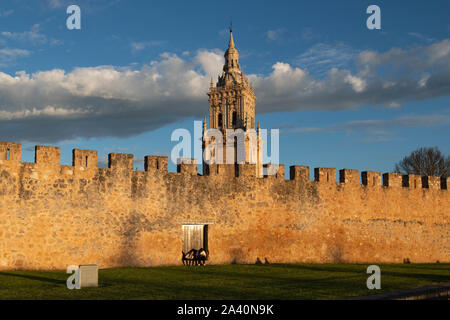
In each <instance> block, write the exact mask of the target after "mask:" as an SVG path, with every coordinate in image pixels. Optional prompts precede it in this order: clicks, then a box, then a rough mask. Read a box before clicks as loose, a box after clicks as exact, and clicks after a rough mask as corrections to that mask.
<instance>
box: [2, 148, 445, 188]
mask: <svg viewBox="0 0 450 320" xmlns="http://www.w3.org/2000/svg"><path fill="white" fill-rule="evenodd" d="M21 154H22V145H21V144H20V143H15V142H0V167H1V166H2V165H6V166H8V165H14V166H17V165H22V166H24V167H25V168H26V169H27V170H28V171H29V172H30V174H31V173H32V172H34V171H36V170H46V171H53V172H55V173H57V172H59V173H60V174H62V175H64V176H65V175H74V174H76V175H78V176H80V177H82V176H83V174H86V175H87V176H92V174H93V172H95V171H98V170H99V168H98V152H97V151H95V150H81V149H73V151H72V166H67V165H61V164H60V162H61V150H60V148H59V147H53V146H36V147H35V162H34V163H22V162H21ZM133 161H134V156H133V155H132V154H124V153H110V154H109V155H108V170H112V171H118V172H121V171H133ZM204 166H205V167H206V168H205V170H204V172H203V176H204V177H205V178H207V177H209V176H211V177H217V176H222V177H225V178H240V177H241V178H253V179H261V178H257V177H256V174H255V172H256V167H255V165H254V164H238V165H230V164H211V165H204ZM3 170H6V171H8V169H7V168H3ZM264 170H265V171H264V172H266V174H265V175H264V176H263V179H269V180H274V179H275V180H278V181H284V180H285V167H284V165H282V164H280V165H278V166H275V165H273V164H265V165H264ZM271 170H274V172H275V174H272V175H269V174H267V172H271ZM144 171H145V172H160V173H161V174H167V173H168V157H167V156H158V155H148V156H145V157H144ZM177 173H179V174H181V175H190V176H197V175H199V174H198V164H197V160H196V159H190V158H179V159H178V161H177ZM360 179H361V180H360ZM289 180H292V181H296V182H303V183H307V182H311V183H318V184H319V185H333V184H335V185H338V184H344V185H353V186H356V185H361V186H363V187H366V188H371V187H381V186H383V187H388V188H405V189H410V190H415V189H430V190H447V187H448V185H450V183H449V178H447V177H427V176H423V177H422V176H419V175H401V174H399V173H384V174H381V173H380V172H375V171H363V172H361V174H359V171H358V170H354V169H341V170H339V179H338V182H337V181H336V169H335V168H314V181H310V168H309V167H307V166H300V165H293V166H290V167H289ZM360 181H361V182H360Z"/></svg>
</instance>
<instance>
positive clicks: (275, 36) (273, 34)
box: [266, 28, 286, 41]
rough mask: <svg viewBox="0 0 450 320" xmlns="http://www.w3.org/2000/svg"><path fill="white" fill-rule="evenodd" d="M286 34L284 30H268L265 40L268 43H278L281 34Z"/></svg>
mask: <svg viewBox="0 0 450 320" xmlns="http://www.w3.org/2000/svg"><path fill="white" fill-rule="evenodd" d="M285 32H286V30H285V29H283V28H280V29H275V30H269V31H267V33H266V37H267V40H269V41H279V40H280V39H281V37H282V36H283V34H284V33H285Z"/></svg>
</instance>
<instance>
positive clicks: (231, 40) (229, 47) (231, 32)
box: [228, 25, 234, 49]
mask: <svg viewBox="0 0 450 320" xmlns="http://www.w3.org/2000/svg"><path fill="white" fill-rule="evenodd" d="M231 48H234V39H233V26H232V25H230V43H229V44H228V49H231Z"/></svg>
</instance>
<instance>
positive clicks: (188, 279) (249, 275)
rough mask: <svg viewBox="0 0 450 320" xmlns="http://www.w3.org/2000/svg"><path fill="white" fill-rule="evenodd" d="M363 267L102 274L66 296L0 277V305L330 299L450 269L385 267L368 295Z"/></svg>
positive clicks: (30, 274)
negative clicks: (25, 301)
mask: <svg viewBox="0 0 450 320" xmlns="http://www.w3.org/2000/svg"><path fill="white" fill-rule="evenodd" d="M367 266H368V265H363V264H270V265H223V266H205V267H202V266H196V267H193V266H191V267H184V266H180V267H154V268H124V269H104V270H100V271H99V285H100V287H99V288H84V289H81V290H76V289H74V290H69V289H67V287H66V280H67V277H68V276H69V275H68V274H66V273H65V272H64V271H0V299H283V300H284V299H333V298H342V297H349V296H360V295H368V294H374V293H384V292H389V291H393V290H398V289H405V288H414V287H419V286H424V285H429V284H436V283H444V282H450V264H400V265H399V264H395V265H394V264H386V265H379V266H380V268H381V287H382V289H381V290H368V289H367V288H366V280H367V277H368V276H369V275H368V274H367V273H366V269H367Z"/></svg>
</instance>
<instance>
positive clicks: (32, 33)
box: [0, 24, 48, 44]
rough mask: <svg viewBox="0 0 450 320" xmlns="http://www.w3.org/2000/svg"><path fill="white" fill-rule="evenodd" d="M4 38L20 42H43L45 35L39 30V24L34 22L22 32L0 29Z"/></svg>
mask: <svg viewBox="0 0 450 320" xmlns="http://www.w3.org/2000/svg"><path fill="white" fill-rule="evenodd" d="M0 34H1V35H2V36H3V37H4V38H8V39H11V40H15V41H20V42H29V43H32V44H45V43H47V41H48V39H47V37H46V36H45V35H44V34H43V33H41V32H40V25H39V24H34V25H33V26H32V27H31V28H30V30H28V31H23V32H10V31H2V32H1V33H0Z"/></svg>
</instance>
